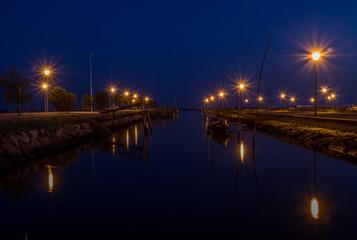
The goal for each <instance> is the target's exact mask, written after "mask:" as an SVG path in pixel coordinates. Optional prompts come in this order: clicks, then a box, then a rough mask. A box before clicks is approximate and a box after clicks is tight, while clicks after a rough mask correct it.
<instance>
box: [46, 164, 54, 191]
mask: <svg viewBox="0 0 357 240" xmlns="http://www.w3.org/2000/svg"><path fill="white" fill-rule="evenodd" d="M47 169H48V192H53V188H54V187H53V172H52V166H50V165H47Z"/></svg>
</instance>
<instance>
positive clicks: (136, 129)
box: [135, 125, 138, 146]
mask: <svg viewBox="0 0 357 240" xmlns="http://www.w3.org/2000/svg"><path fill="white" fill-rule="evenodd" d="M135 146H138V127H137V125H135Z"/></svg>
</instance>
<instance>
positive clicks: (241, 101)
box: [238, 83, 245, 108]
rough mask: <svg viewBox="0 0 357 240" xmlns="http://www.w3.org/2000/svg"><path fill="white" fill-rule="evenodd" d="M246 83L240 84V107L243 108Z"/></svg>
mask: <svg viewBox="0 0 357 240" xmlns="http://www.w3.org/2000/svg"><path fill="white" fill-rule="evenodd" d="M244 88H245V85H244V83H240V84H239V89H238V90H239V92H238V93H239V95H240V107H241V108H243V91H244Z"/></svg>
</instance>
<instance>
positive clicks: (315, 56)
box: [311, 52, 321, 61]
mask: <svg viewBox="0 0 357 240" xmlns="http://www.w3.org/2000/svg"><path fill="white" fill-rule="evenodd" d="M311 56H312V59H314V60H315V61H317V60H319V58H320V57H321V53H319V52H314V53H313V54H312V55H311Z"/></svg>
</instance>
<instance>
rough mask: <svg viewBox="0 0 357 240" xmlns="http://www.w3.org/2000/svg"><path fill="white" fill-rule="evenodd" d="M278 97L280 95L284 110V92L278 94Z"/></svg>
mask: <svg viewBox="0 0 357 240" xmlns="http://www.w3.org/2000/svg"><path fill="white" fill-rule="evenodd" d="M280 97H281V104H282V106H283V110H284V100H285V94H284V93H282V94H281V95H280Z"/></svg>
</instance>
